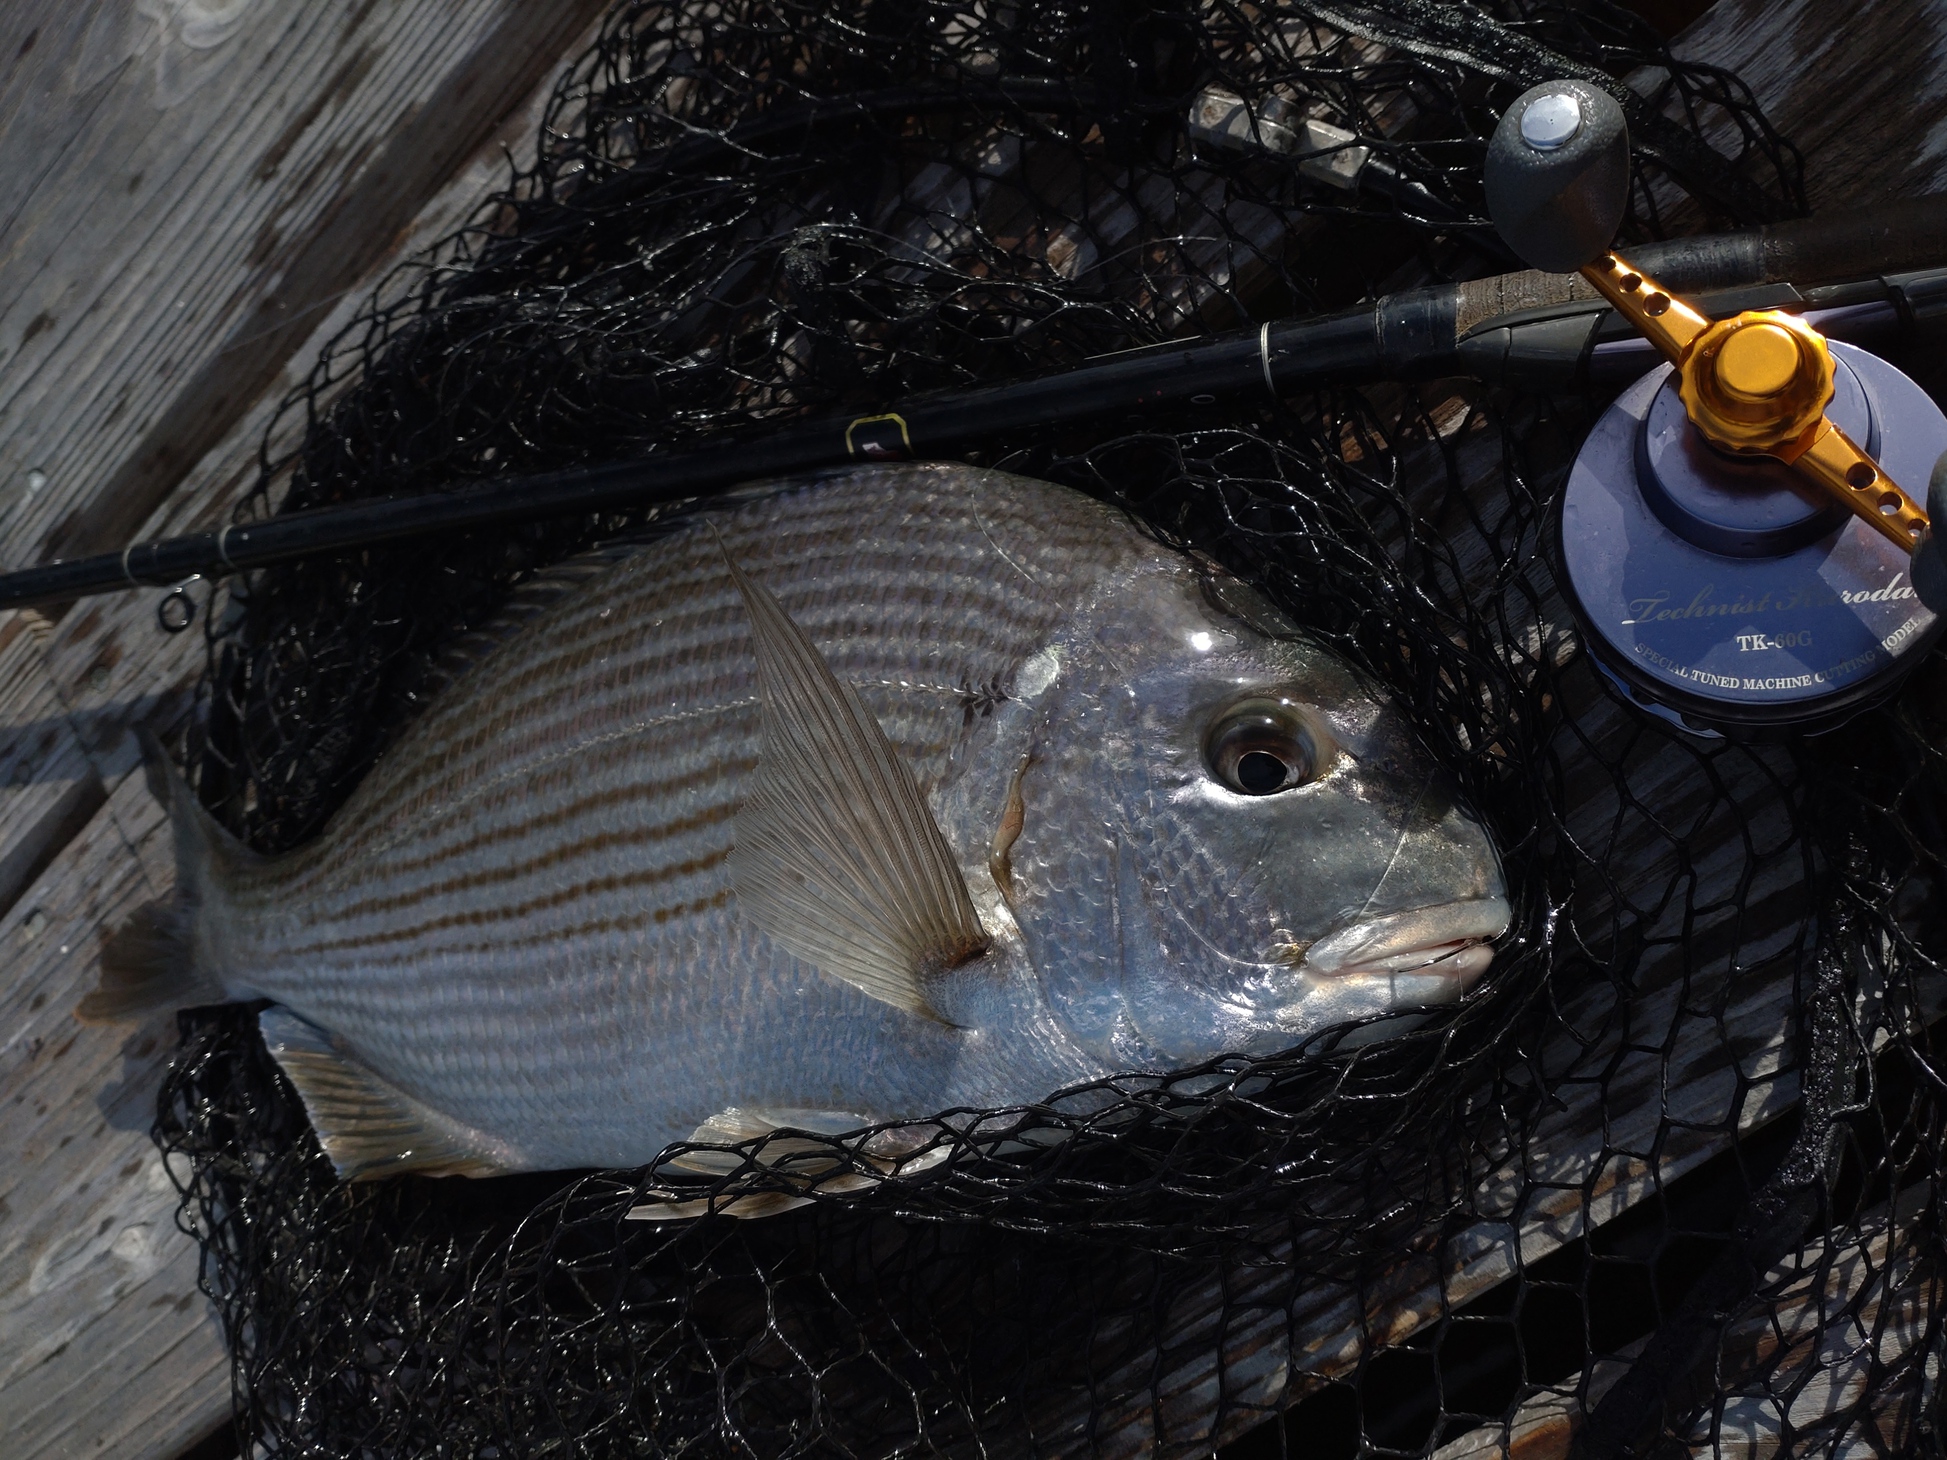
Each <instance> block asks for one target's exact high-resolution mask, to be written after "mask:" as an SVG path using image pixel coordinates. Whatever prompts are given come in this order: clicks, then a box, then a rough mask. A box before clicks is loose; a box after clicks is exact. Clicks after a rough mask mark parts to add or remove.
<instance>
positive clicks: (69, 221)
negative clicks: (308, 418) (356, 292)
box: [0, 0, 597, 566]
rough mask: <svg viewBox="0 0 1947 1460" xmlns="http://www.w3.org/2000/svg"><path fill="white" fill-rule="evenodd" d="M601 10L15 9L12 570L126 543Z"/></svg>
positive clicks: (4, 392) (7, 526)
mask: <svg viewBox="0 0 1947 1460" xmlns="http://www.w3.org/2000/svg"><path fill="white" fill-rule="evenodd" d="M596 4H597V0H559V3H550V4H545V5H534V4H524V3H521V0H232V3H231V4H228V5H226V6H223V7H194V8H192V7H187V6H181V5H177V4H174V3H164V4H160V5H155V6H145V7H143V9H144V10H153V11H155V12H157V13H160V14H162V15H164V16H165V17H169V19H167V20H166V21H144V20H143V18H142V17H141V15H140V14H133V15H132V14H130V13H128V12H129V11H130V10H132V9H133V7H123V6H121V5H114V6H109V5H102V4H96V5H72V4H68V3H65V0H33V3H31V4H29V5H26V6H19V5H16V6H13V7H10V14H9V18H8V25H9V27H10V33H18V32H19V31H21V30H26V31H27V34H28V35H31V36H32V37H33V44H32V45H31V46H27V47H26V49H25V51H24V52H22V50H21V47H23V46H26V40H27V36H25V35H23V37H22V39H21V41H19V42H17V43H16V45H15V48H14V49H15V52H16V54H15V56H14V58H13V60H14V65H13V67H12V70H11V71H10V73H9V75H8V78H7V82H6V84H5V86H4V87H0V129H4V136H5V138H6V141H7V145H6V147H4V148H0V197H4V198H6V199H8V202H7V204H6V211H5V213H4V214H0V217H4V218H5V223H4V229H3V230H0V349H4V351H5V352H6V354H5V358H4V363H3V364H0V430H3V431H4V437H0V540H4V541H5V542H6V543H7V544H8V545H9V546H8V550H7V556H8V559H9V561H8V566H15V565H19V564H23V563H27V562H32V561H36V560H38V559H41V558H44V557H48V556H55V557H72V556H75V555H77V554H80V553H83V552H90V551H99V550H106V549H108V548H111V547H116V546H120V545H121V544H122V543H123V542H124V541H126V540H127V538H128V536H129V535H130V534H131V533H132V532H133V531H134V530H135V529H136V528H137V527H138V526H139V525H140V524H141V522H142V521H143V519H144V518H146V517H147V516H148V515H149V513H150V512H151V511H153V510H154V509H155V507H156V506H157V505H158V504H159V503H160V502H161V501H162V500H163V498H164V497H165V496H167V495H168V494H169V493H170V492H171V491H172V490H173V489H174V488H175V486H176V484H177V483H178V481H180V479H181V478H182V476H183V474H184V472H185V471H187V470H188V469H189V467H190V466H192V465H193V464H194V463H195V462H196V461H197V460H198V459H199V458H200V457H202V456H203V455H204V454H205V453H206V452H208V451H209V450H210V449H211V448H212V447H214V446H215V445H216V444H217V443H218V442H220V441H221V440H222V439H223V438H224V436H225V434H226V433H227V432H228V431H229V430H230V429H231V428H232V427H233V426H234V425H235V424H236V423H237V422H238V421H239V420H240V419H241V418H242V417H243V415H244V414H245V413H246V412H247V411H248V410H249V408H250V406H251V405H252V403H253V402H255V401H256V400H257V399H258V398H259V396H260V395H261V394H262V392H263V391H264V390H265V389H266V388H267V387H269V385H270V384H271V382H272V379H273V377H274V376H275V374H276V372H277V370H278V368H279V366H280V365H281V364H282V363H283V362H284V361H285V360H286V359H288V358H289V357H290V355H291V353H292V351H293V350H295V349H296V348H297V347H298V346H299V345H300V344H301V343H302V342H303V341H304V340H306V339H307V338H308V337H309V336H310V335H311V334H312V332H313V331H314V330H315V328H316V326H317V323H318V321H319V319H320V317H321V315H322V314H323V313H324V312H325V311H326V310H328V309H329V308H330V306H331V305H332V304H333V303H334V302H335V301H337V300H338V299H339V298H341V297H342V296H343V295H344V294H345V292H346V291H347V290H351V289H354V288H355V287H357V286H358V285H359V284H360V281H361V280H363V279H365V278H366V276H367V275H368V274H369V273H370V272H371V270H372V268H373V266H374V265H375V264H376V263H377V262H378V261H379V260H380V259H381V258H382V257H384V256H385V255H387V253H388V252H389V251H390V250H392V248H393V247H394V245H395V244H396V242H397V235H398V233H399V231H400V230H401V229H402V228H404V227H406V226H407V225H408V224H409V223H410V222H411V221H412V219H413V217H414V216H415V215H416V214H417V213H418V212H419V210H420V209H421V207H422V206H423V205H424V204H425V202H426V201H427V199H428V198H429V197H430V196H431V195H432V194H433V193H434V192H435V191H436V190H437V189H438V188H439V187H440V185H441V184H443V183H444V182H445V181H446V180H447V179H448V178H449V177H450V176H451V175H452V174H453V172H454V171H455V170H456V169H457V168H458V167H459V166H460V165H461V164H462V163H463V162H464V161H465V159H466V158H467V157H468V156H470V155H471V154H472V153H473V152H474V151H475V150H477V148H478V147H479V146H480V144H481V143H482V142H483V141H484V140H485V139H486V137H487V136H488V135H489V134H490V133H491V131H492V130H493V128H494V127H495V125H496V124H498V123H499V122H501V121H502V120H503V119H504V118H505V117H506V116H507V114H508V113H509V111H510V110H512V109H513V108H514V107H515V106H517V105H518V104H519V102H520V101H521V100H522V99H523V98H524V97H525V96H526V95H527V94H528V93H529V91H530V90H531V89H532V87H533V86H534V85H535V83H536V82H538V81H539V80H540V79H541V77H542V76H543V75H545V74H547V73H548V72H549V70H550V68H551V67H552V66H553V65H554V63H555V62H556V61H557V60H558V59H559V58H560V56H561V54H562V52H563V50H564V48H565V47H566V46H567V44H568V43H569V42H570V41H571V40H572V39H574V38H575V37H576V36H577V35H578V34H579V33H580V32H581V31H582V29H583V27H584V26H585V25H586V23H587V21H588V19H589V18H590V17H591V15H592V14H593V12H594V10H595V8H596ZM218 14H220V15H222V16H224V17H228V21H226V23H225V24H223V25H218V26H211V25H209V24H204V25H203V26H202V28H201V29H200V30H199V29H197V28H196V27H195V26H194V25H193V24H192V22H193V21H194V20H195V19H196V18H197V17H198V16H205V17H207V16H211V15H218ZM0 46H4V42H3V41H0Z"/></svg>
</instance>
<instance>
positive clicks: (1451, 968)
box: [1299, 897, 1512, 979]
mask: <svg viewBox="0 0 1947 1460" xmlns="http://www.w3.org/2000/svg"><path fill="white" fill-rule="evenodd" d="M1511 919H1512V913H1511V912H1510V910H1509V908H1508V900H1507V899H1506V898H1505V897H1479V898H1470V899H1468V900H1467V901H1465V902H1448V903H1441V904H1439V905H1438V906H1435V907H1421V908H1414V909H1412V910H1410V911H1408V912H1400V913H1392V914H1389V915H1388V916H1386V917H1380V918H1370V919H1368V920H1367V921H1365V922H1362V923H1354V924H1353V925H1352V926H1351V927H1349V928H1341V929H1340V930H1339V931H1338V932H1336V933H1331V934H1328V935H1327V936H1325V937H1323V938H1320V939H1319V940H1318V941H1317V942H1316V943H1313V944H1312V945H1311V947H1309V948H1307V949H1306V950H1305V957H1304V961H1303V962H1302V963H1301V964H1300V965H1299V971H1300V972H1302V973H1308V974H1312V975H1313V976H1315V977H1319V978H1359V977H1374V976H1376V977H1387V978H1392V977H1397V976H1398V975H1400V974H1415V975H1419V976H1421V977H1446V978H1456V979H1474V978H1478V977H1479V976H1480V975H1481V974H1483V973H1485V972H1486V971H1487V966H1488V965H1489V964H1490V963H1492V962H1493V961H1494V950H1493V948H1491V947H1489V946H1488V945H1489V944H1490V943H1491V942H1492V941H1493V940H1494V939H1496V938H1498V937H1500V936H1501V934H1503V933H1505V932H1506V931H1507V930H1508V923H1509V922H1510V921H1511Z"/></svg>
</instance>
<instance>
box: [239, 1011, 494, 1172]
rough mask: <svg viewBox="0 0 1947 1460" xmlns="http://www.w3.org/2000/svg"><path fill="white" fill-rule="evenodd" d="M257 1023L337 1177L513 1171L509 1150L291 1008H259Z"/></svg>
mask: <svg viewBox="0 0 1947 1460" xmlns="http://www.w3.org/2000/svg"><path fill="white" fill-rule="evenodd" d="M257 1028H258V1030H259V1031H260V1032H261V1033H262V1034H263V1036H264V1046H265V1047H266V1048H267V1049H269V1051H270V1053H271V1057H272V1058H273V1059H275V1060H276V1061H277V1065H278V1068H279V1069H281V1070H283V1072H284V1074H285V1077H286V1078H287V1079H289V1080H290V1082H291V1084H292V1085H293V1086H295V1087H296V1089H297V1093H298V1096H299V1098H300V1099H302V1100H303V1101H304V1111H305V1114H306V1115H308V1116H310V1118H311V1128H312V1129H313V1130H315V1131H316V1132H317V1133H318V1143H319V1144H320V1145H322V1146H323V1147H324V1152H325V1155H327V1156H329V1157H330V1158H331V1164H332V1165H333V1166H335V1167H337V1168H338V1175H339V1176H340V1177H341V1178H342V1179H343V1180H346V1181H365V1180H371V1179H374V1178H376V1177H381V1176H397V1175H402V1174H404V1173H407V1172H411V1173H414V1174H416V1175H420V1176H499V1175H503V1174H505V1173H506V1172H509V1171H513V1170H516V1169H519V1167H518V1165H517V1164H516V1163H515V1161H514V1159H513V1156H512V1153H511V1152H509V1151H506V1150H501V1149H495V1147H496V1145H497V1144H498V1143H496V1142H494V1141H491V1140H489V1139H487V1138H486V1137H483V1136H481V1135H480V1134H479V1133H478V1132H476V1131H472V1130H469V1129H468V1128H467V1127H466V1126H464V1125H462V1124H461V1123H460V1122H458V1121H456V1120H453V1119H452V1118H450V1117H448V1116H445V1115H441V1114H440V1113H439V1112H438V1111H436V1110H434V1109H432V1108H431V1107H430V1106H427V1105H425V1104H424V1103H422V1102H420V1101H418V1100H415V1099H413V1098H412V1097H411V1096H410V1095H407V1094H404V1093H403V1092H402V1091H400V1090H397V1089H395V1088H394V1087H393V1086H391V1085H388V1084H387V1083H386V1082H385V1081H384V1080H381V1079H380V1078H379V1077H378V1076H377V1075H375V1074H373V1073H372V1072H371V1071H370V1070H367V1069H365V1068H364V1067H363V1066H362V1065H359V1064H358V1063H356V1062H355V1061H354V1060H353V1059H351V1057H350V1056H349V1055H347V1054H346V1053H345V1051H343V1050H342V1049H340V1048H339V1047H338V1046H337V1045H336V1044H335V1043H334V1042H333V1040H332V1038H331V1036H330V1035H328V1034H326V1033H325V1032H324V1031H323V1030H322V1029H319V1028H318V1027H317V1026H316V1025H314V1024H311V1023H309V1022H308V1021H306V1020H304V1019H301V1018H299V1017H298V1016H297V1015H296V1014H293V1013H292V1012H291V1011H290V1010H288V1009H282V1008H270V1009H266V1010H264V1011H263V1012H262V1013H261V1014H259V1015H258V1016H257Z"/></svg>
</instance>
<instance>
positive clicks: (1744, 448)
mask: <svg viewBox="0 0 1947 1460" xmlns="http://www.w3.org/2000/svg"><path fill="white" fill-rule="evenodd" d="M1485 181H1486V185H1487V200H1488V208H1489V212H1490V213H1491V215H1492V217H1493V220H1494V223H1495V226H1496V228H1497V229H1498V230H1499V231H1500V233H1501V236H1502V238H1503V239H1504V240H1505V241H1506V242H1507V244H1508V245H1509V247H1511V248H1512V249H1513V250H1514V251H1515V253H1516V254H1518V255H1519V256H1520V257H1521V259H1522V261H1523V262H1525V263H1527V264H1528V265H1529V266H1530V267H1532V268H1536V269H1541V270H1544V271H1547V272H1550V273H1570V272H1574V273H1579V274H1580V275H1581V276H1582V278H1584V279H1586V280H1587V281H1588V282H1589V283H1590V284H1591V285H1592V286H1594V288H1595V290H1596V291H1597V292H1598V293H1599V294H1600V295H1601V296H1602V297H1603V299H1605V300H1606V301H1607V302H1608V303H1609V304H1610V305H1611V306H1612V307H1613V308H1614V309H1615V310H1616V311H1617V312H1618V313H1620V314H1621V315H1622V316H1623V317H1624V318H1626V319H1627V320H1628V321H1629V322H1630V323H1631V324H1632V325H1633V326H1634V327H1635V328H1636V329H1637V330H1638V331H1640V332H1641V334H1642V335H1643V336H1644V337H1645V338H1647V339H1648V340H1649V341H1650V342H1651V343H1653V344H1654V345H1655V346H1656V348H1657V350H1658V351H1659V352H1660V353H1661V354H1662V355H1663V357H1664V363H1663V364H1661V365H1659V366H1657V367H1656V368H1655V369H1653V370H1651V371H1650V372H1649V373H1648V374H1647V375H1644V376H1643V377H1642V378H1641V379H1639V380H1637V381H1636V382H1635V384H1633V385H1631V386H1629V387H1628V388H1627V389H1625V390H1624V391H1623V392H1622V394H1621V396H1620V397H1619V398H1618V399H1617V400H1616V401H1615V402H1614V404H1612V405H1611V406H1610V407H1609V408H1608V409H1607V410H1606V411H1605V412H1604V413H1603V414H1602V416H1601V418H1600V419H1599V420H1598V421H1597V422H1596V424H1595V427H1594V429H1593V430H1591V431H1590V433H1589V436H1588V439H1587V440H1586V441H1585V442H1584V444H1583V446H1582V450H1581V452H1580V454H1579V455H1578V456H1577V458H1576V461H1575V465H1574V467H1573V469H1572V471H1571V473H1570V476H1569V481H1568V485H1567V488H1566V490H1565V492H1564V495H1563V500H1562V509H1561V519H1560V522H1561V562H1562V565H1563V568H1564V570H1565V574H1566V588H1567V590H1568V597H1569V600H1570V603H1571V606H1572V607H1573V609H1574V611H1575V613H1576V616H1577V617H1578V619H1579V620H1580V622H1581V624H1582V627H1583V630H1584V641H1585V643H1586V644H1587V645H1588V647H1589V649H1590V650H1591V651H1592V653H1593V657H1594V659H1595V662H1596V663H1597V665H1598V666H1599V667H1600V668H1601V669H1602V670H1603V671H1604V672H1605V673H1606V674H1607V675H1608V676H1609V677H1610V678H1611V680H1612V681H1614V682H1616V683H1617V684H1619V685H1620V686H1621V687H1622V688H1623V689H1624V691H1625V692H1626V693H1628V694H1629V695H1630V697H1631V698H1632V699H1633V700H1635V701H1636V702H1637V703H1639V704H1641V705H1642V706H1643V707H1644V708H1646V709H1647V710H1649V711H1650V712H1651V713H1653V714H1656V715H1658V716H1660V717H1661V718H1663V719H1665V720H1667V721H1669V722H1671V723H1673V724H1675V725H1677V726H1678V727H1680V728H1681V729H1683V730H1685V731H1687V732H1689V733H1692V734H1701V735H1707V736H1732V737H1738V738H1752V737H1756V736H1761V735H1763V734H1764V733H1765V732H1768V731H1776V730H1779V729H1782V728H1784V727H1787V726H1794V727H1798V728H1800V729H1805V730H1818V729H1827V728H1831V727H1832V726H1834V725H1837V724H1838V723H1840V722H1841V721H1843V720H1844V719H1845V718H1847V717H1848V716H1850V715H1852V714H1854V713H1857V712H1858V711H1859V710H1861V709H1863V708H1865V707H1866V706H1868V705H1870V704H1872V703H1873V702H1875V701H1876V700H1879V699H1881V698H1882V697H1884V696H1885V695H1887V694H1888V693H1890V692H1891V691H1892V690H1893V689H1894V688H1895V687H1896V686H1897V684H1898V683H1899V681H1900V680H1901V679H1902V678H1903V677H1904V676H1905V675H1906V673H1907V672H1908V671H1910V670H1911V669H1912V668H1913V667H1915V666H1916V665H1917V664H1918V663H1919V662H1920V660H1921V659H1923V658H1924V657H1925V656H1926V654H1927V652H1928V650H1929V649H1930V648H1931V647H1932V646H1933V645H1934V644H1935V642H1936V641H1938V639H1939V638H1940V636H1941V633H1942V631H1943V630H1947V615H1943V614H1942V611H1943V610H1947V555H1944V554H1947V544H1942V543H1941V542H1939V541H1937V540H1936V538H1935V536H1934V533H1933V531H1932V529H1931V527H1930V525H1929V517H1928V513H1927V511H1926V510H1924V509H1923V508H1922V507H1921V506H1920V504H1919V503H1918V502H1916V501H1915V499H1914V496H1913V494H1912V491H1911V490H1910V489H1911V488H1912V487H1913V486H1915V485H1916V484H1921V483H1926V482H1928V481H1929V479H1931V481H1932V488H1931V501H1930V504H1929V505H1930V506H1931V507H1932V509H1933V511H1934V512H1935V513H1939V512H1941V511H1947V416H1943V415H1942V413H1941V411H1940V408H1939V407H1938V406H1936V405H1935V404H1934V402H1933V401H1932V400H1931V399H1930V398H1929V397H1928V396H1927V394H1926V393H1925V392H1924V391H1922V390H1921V389H1920V388H1919V387H1918V386H1917V385H1915V384H1914V383H1913V381H1911V380H1910V379H1908V378H1907V377H1906V376H1905V375H1904V374H1902V373H1901V372H1900V371H1899V370H1897V369H1895V368H1894V367H1893V366H1892V365H1890V364H1888V363H1887V362H1886V361H1885V360H1882V359H1881V358H1879V357H1878V356H1877V355H1874V354H1871V353H1870V352H1868V351H1866V350H1863V349H1860V348H1857V347H1856V346H1853V345H1849V344H1845V343H1842V342H1839V341H1836V340H1830V339H1827V338H1826V337H1825V336H1823V335H1821V334H1820V333H1819V331H1818V330H1816V329H1814V328H1813V327H1812V326H1811V325H1810V324H1808V323H1807V322H1806V321H1805V320H1804V319H1802V318H1800V317H1798V316H1796V315H1792V314H1787V313H1783V312H1781V311H1778V310H1745V311H1743V312H1742V313H1740V314H1737V315H1735V316H1733V317H1731V318H1727V319H1718V320H1712V319H1710V318H1708V317H1706V316H1705V315H1704V314H1702V313H1700V312H1699V311H1698V310H1696V309H1695V308H1693V307H1691V306H1690V305H1689V304H1686V303H1685V302H1684V301H1683V300H1682V299H1681V298H1679V297H1677V296H1676V295H1675V294H1673V293H1672V292H1671V291H1670V290H1668V289H1665V288H1663V287H1662V286H1660V285H1659V284H1658V283H1657V282H1656V280H1655V279H1653V278H1650V277H1649V276H1648V275H1646V274H1645V273H1643V272H1642V271H1641V270H1640V269H1637V268H1634V267H1632V266H1631V265H1630V263H1629V261H1628V260H1627V259H1625V258H1624V257H1623V256H1622V255H1620V254H1618V253H1616V252H1614V251H1613V250H1612V249H1611V248H1610V246H1609V245H1610V243H1611V241H1612V240H1613V239H1614V237H1615V232H1616V229H1617V227H1618V226H1619V225H1620V224H1621V221H1622V214H1623V209H1624V207H1625V204H1626V202H1627V198H1628V188H1629V138H1628V133H1627V129H1626V126H1625V123H1624V119H1623V113H1622V108H1621V107H1620V106H1618V105H1617V103H1616V101H1615V100H1614V98H1612V97H1611V96H1609V94H1608V93H1607V92H1605V91H1602V90H1601V89H1599V88H1597V87H1594V86H1590V85H1588V84H1586V83H1584V82H1580V81H1559V82H1550V83H1548V84H1545V85H1542V86H1538V87H1535V88H1534V89H1533V90H1531V91H1528V92H1526V93H1525V94H1524V95H1522V96H1521V97H1519V98H1518V99H1517V100H1516V101H1515V103H1514V105H1513V106H1511V107H1510V108H1509V109H1508V111H1507V113H1506V115H1505V116H1503V117H1502V119H1501V123H1500V126H1499V128H1498V129H1497V130H1496V132H1495V134H1494V138H1493V140H1492V142H1491V143H1490V145H1489V148H1488V154H1487V163H1486V177H1485ZM1936 464H1938V466H1939V469H1938V470H1936Z"/></svg>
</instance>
